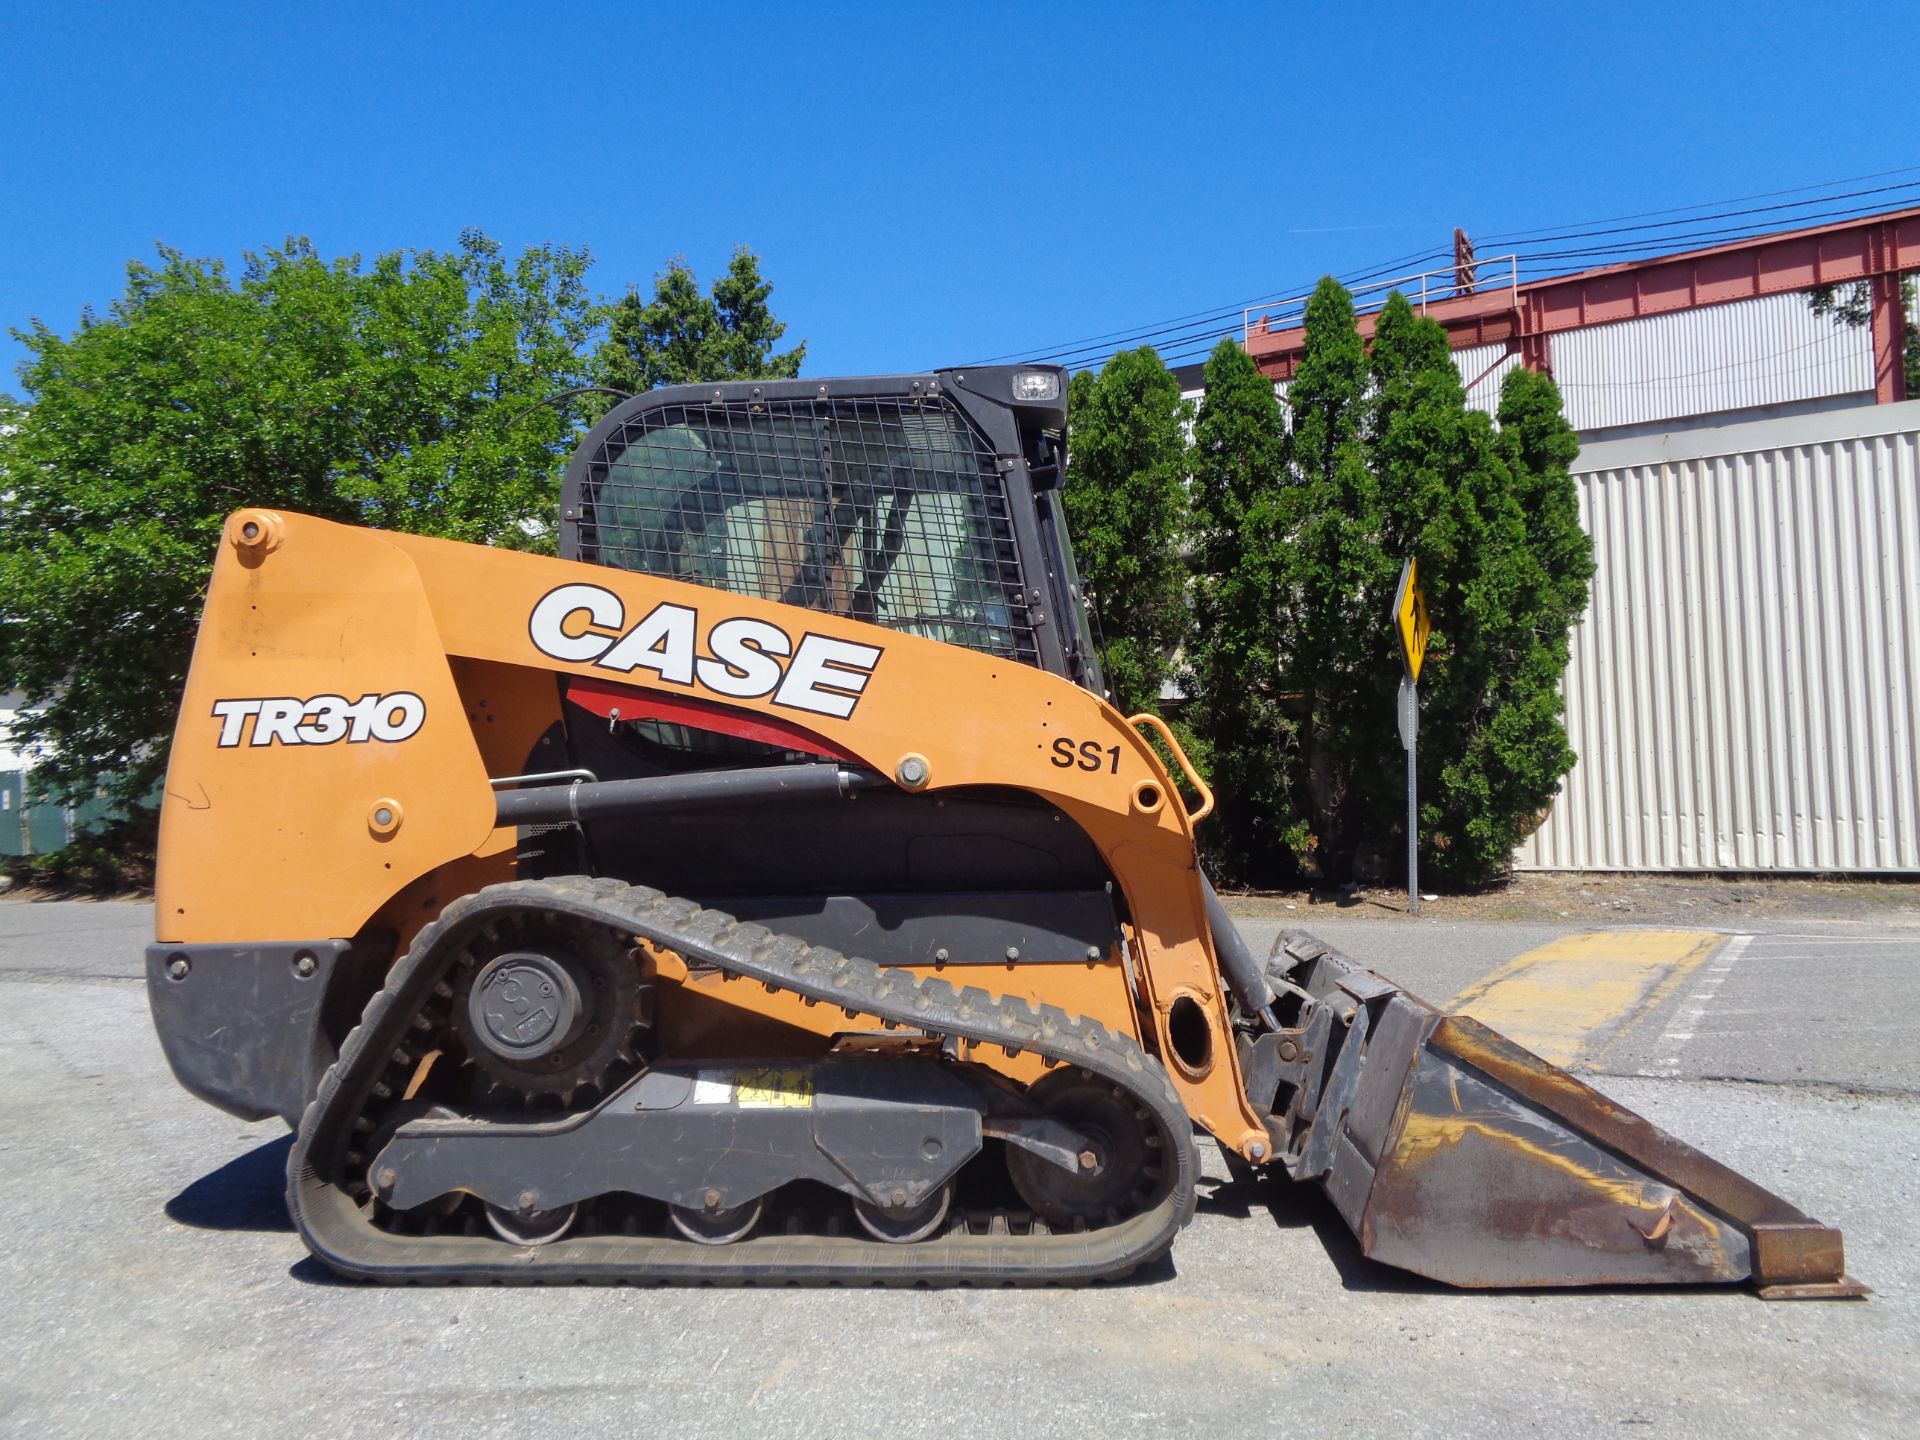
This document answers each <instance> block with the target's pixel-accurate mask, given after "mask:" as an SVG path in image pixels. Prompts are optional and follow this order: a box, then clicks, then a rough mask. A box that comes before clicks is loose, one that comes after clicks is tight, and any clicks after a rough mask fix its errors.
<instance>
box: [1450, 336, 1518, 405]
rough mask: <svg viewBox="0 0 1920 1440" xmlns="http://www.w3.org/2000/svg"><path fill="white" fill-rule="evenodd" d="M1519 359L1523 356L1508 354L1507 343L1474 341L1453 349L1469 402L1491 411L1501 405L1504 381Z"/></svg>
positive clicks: (1457, 368)
mask: <svg viewBox="0 0 1920 1440" xmlns="http://www.w3.org/2000/svg"><path fill="white" fill-rule="evenodd" d="M1519 363H1520V357H1519V356H1518V355H1512V354H1508V353H1507V347H1506V346H1505V345H1474V346H1470V347H1468V348H1467V349H1465V350H1456V351H1454V352H1453V364H1454V368H1455V369H1456V370H1458V371H1459V372H1460V383H1461V384H1462V385H1464V386H1466V387H1467V404H1469V405H1471V406H1472V407H1473V408H1474V409H1476V410H1484V411H1486V412H1487V414H1489V415H1491V414H1493V412H1494V411H1496V410H1498V409H1499V408H1500V382H1501V381H1503V380H1505V379H1506V378H1507V372H1508V371H1509V370H1511V369H1513V367H1514V366H1516V365H1518V364H1519Z"/></svg>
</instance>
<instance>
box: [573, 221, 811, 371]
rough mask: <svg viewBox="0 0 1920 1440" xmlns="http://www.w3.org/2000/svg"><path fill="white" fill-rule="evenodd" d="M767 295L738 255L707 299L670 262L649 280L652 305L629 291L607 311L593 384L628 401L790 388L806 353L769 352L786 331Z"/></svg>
mask: <svg viewBox="0 0 1920 1440" xmlns="http://www.w3.org/2000/svg"><path fill="white" fill-rule="evenodd" d="M772 294H773V285H772V283H771V282H769V281H767V280H765V279H763V278H762V277H761V274H760V262H759V260H758V259H757V258H756V257H755V256H754V254H753V252H752V251H750V250H747V249H745V248H742V249H739V250H736V251H734V253H733V260H732V262H731V263H730V264H729V265H728V266H727V273H726V274H724V275H722V276H721V277H720V278H719V279H718V280H716V281H714V283H713V293H712V294H711V295H702V294H701V293H700V282H699V281H698V280H697V279H696V278H695V277H694V273H693V271H692V270H691V269H690V268H688V266H687V263H686V261H684V260H678V259H676V260H673V261H670V262H669V263H668V265H667V268H666V269H665V270H663V271H661V272H660V274H659V276H658V277H656V279H655V280H654V284H653V298H652V299H651V300H642V299H641V298H640V293H639V291H637V290H629V291H628V292H627V293H626V295H625V296H624V297H623V298H621V299H620V300H618V301H616V302H615V303H614V304H613V305H612V306H610V307H609V308H608V311H607V333H606V338H605V339H604V340H602V341H601V343H600V346H599V348H598V349H597V350H596V351H595V352H594V371H595V378H596V379H597V380H598V381H599V383H600V384H602V385H610V386H612V387H613V388H615V389H617V390H627V391H631V392H633V393H634V394H639V393H640V392H641V391H643V390H651V389H653V388H654V387H655V386H659V385H695V384H704V383H706V382H708V381H712V380H791V379H793V378H794V377H795V376H796V375H798V374H799V373H800V365H801V362H802V361H804V360H805V359H806V357H807V347H806V345H805V344H804V343H803V344H800V345H797V346H795V347H794V348H793V349H791V350H787V351H784V352H779V353H776V352H775V350H774V348H773V347H774V346H775V345H776V344H777V343H778V342H779V340H780V337H781V336H782V335H784V334H786V333H787V327H786V325H785V324H783V323H782V322H781V321H779V320H776V319H775V318H774V316H773V311H772V310H771V309H770V308H769V307H768V304H767V301H768V299H769V298H770V297H771V296H772Z"/></svg>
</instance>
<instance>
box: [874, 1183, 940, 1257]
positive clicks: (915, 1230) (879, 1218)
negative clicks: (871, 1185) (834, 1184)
mask: <svg viewBox="0 0 1920 1440" xmlns="http://www.w3.org/2000/svg"><path fill="white" fill-rule="evenodd" d="M952 1204H953V1186H951V1185H942V1186H941V1187H940V1188H939V1189H938V1190H936V1191H934V1192H933V1194H931V1195H929V1196H928V1197H927V1198H926V1199H925V1200H922V1201H921V1202H920V1203H919V1204H918V1205H874V1204H870V1203H869V1202H867V1201H865V1200H856V1201H854V1202H853V1218H854V1219H856V1220H858V1221H859V1222H860V1228H861V1229H862V1230H864V1231H866V1232H867V1234H869V1235H871V1236H873V1238H874V1239H876V1240H884V1241H886V1242H887V1243H888V1244H889V1245H911V1244H913V1243H914V1242H915V1241H916V1240H924V1239H926V1238H927V1237H928V1236H929V1235H931V1234H933V1233H934V1232H935V1231H936V1230H938V1229H939V1228H940V1227H941V1226H942V1225H943V1224H945V1223H946V1219H947V1210H948V1208H949V1207H950V1206H951V1205H952Z"/></svg>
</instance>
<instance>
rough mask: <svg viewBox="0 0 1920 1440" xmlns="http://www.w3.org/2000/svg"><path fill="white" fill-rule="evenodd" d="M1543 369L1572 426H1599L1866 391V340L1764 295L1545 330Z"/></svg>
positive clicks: (1869, 363) (1794, 298) (1869, 355)
mask: <svg viewBox="0 0 1920 1440" xmlns="http://www.w3.org/2000/svg"><path fill="white" fill-rule="evenodd" d="M1476 373H1477V372H1476ZM1553 374H1554V379H1555V380H1557V381H1558V382H1559V385H1560V392H1561V394H1562V396H1563V397H1564V398H1565V401H1566V411H1567V419H1568V421H1569V422H1570V423H1571V424H1572V425H1573V428H1574V429H1576V430H1582V431H1585V430H1600V429H1605V428H1608V427H1610V426H1614V425H1636V424H1644V423H1646V422H1648V421H1654V420H1672V419H1677V418H1679V417H1681V416H1691V415H1712V414H1717V413H1719V412H1721V411H1724V410H1745V409H1750V408H1752V407H1755V406H1761V405H1777V404H1784V403H1791V402H1795V401H1802V400H1818V399H1824V398H1826V397H1828V396H1833V395H1851V394H1857V393H1859V392H1860V391H1863V390H1864V391H1871V390H1872V389H1873V343H1872V340H1871V338H1870V337H1869V335H1868V333H1867V332H1866V330H1864V329H1860V330H1850V329H1847V328H1845V327H1843V326H1840V325H1836V324H1835V323H1834V322H1833V321H1832V320H1831V319H1830V318H1828V317H1827V316H1824V315H1815V314H1813V312H1812V311H1811V310H1810V309H1809V308H1808V305H1807V297H1806V296H1805V295H1798V294H1795V295H1770V296H1767V297H1765V298H1764V299H1760V300H1742V301H1739V302H1738V303H1736V304H1732V305H1713V306H1709V307H1707V308H1706V309H1704V310H1683V311H1680V312H1678V313H1676V314H1672V315H1656V316H1651V317H1649V318H1647V319H1644V320H1623V321H1621V322H1620V323H1618V324H1615V325H1595V326H1591V327H1589V328H1588V329H1585V330H1574V331H1570V332H1568V333H1566V334H1562V335H1555V336H1554V337H1553ZM1469 378H1471V377H1469Z"/></svg>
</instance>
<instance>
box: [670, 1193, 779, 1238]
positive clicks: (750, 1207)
mask: <svg viewBox="0 0 1920 1440" xmlns="http://www.w3.org/2000/svg"><path fill="white" fill-rule="evenodd" d="M765 1208H766V1203H765V1201H764V1200H749V1201H747V1203H746V1204H744V1205H729V1206H727V1207H726V1209H724V1210H696V1209H694V1208H693V1207H692V1206H689V1205H669V1206H668V1207H667V1213H668V1215H670V1216H671V1217H672V1219H673V1228H674V1229H676V1230H678V1231H679V1232H680V1233H681V1234H682V1235H684V1236H686V1237H687V1239H689V1240H692V1241H695V1242H697V1243H698V1244H701V1245H731V1244H733V1243H734V1241H736V1240H744V1239H746V1238H747V1236H749V1235H751V1234H752V1233H753V1227H754V1226H756V1225H758V1224H759V1223H760V1212H761V1211H762V1210H764V1209H765Z"/></svg>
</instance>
